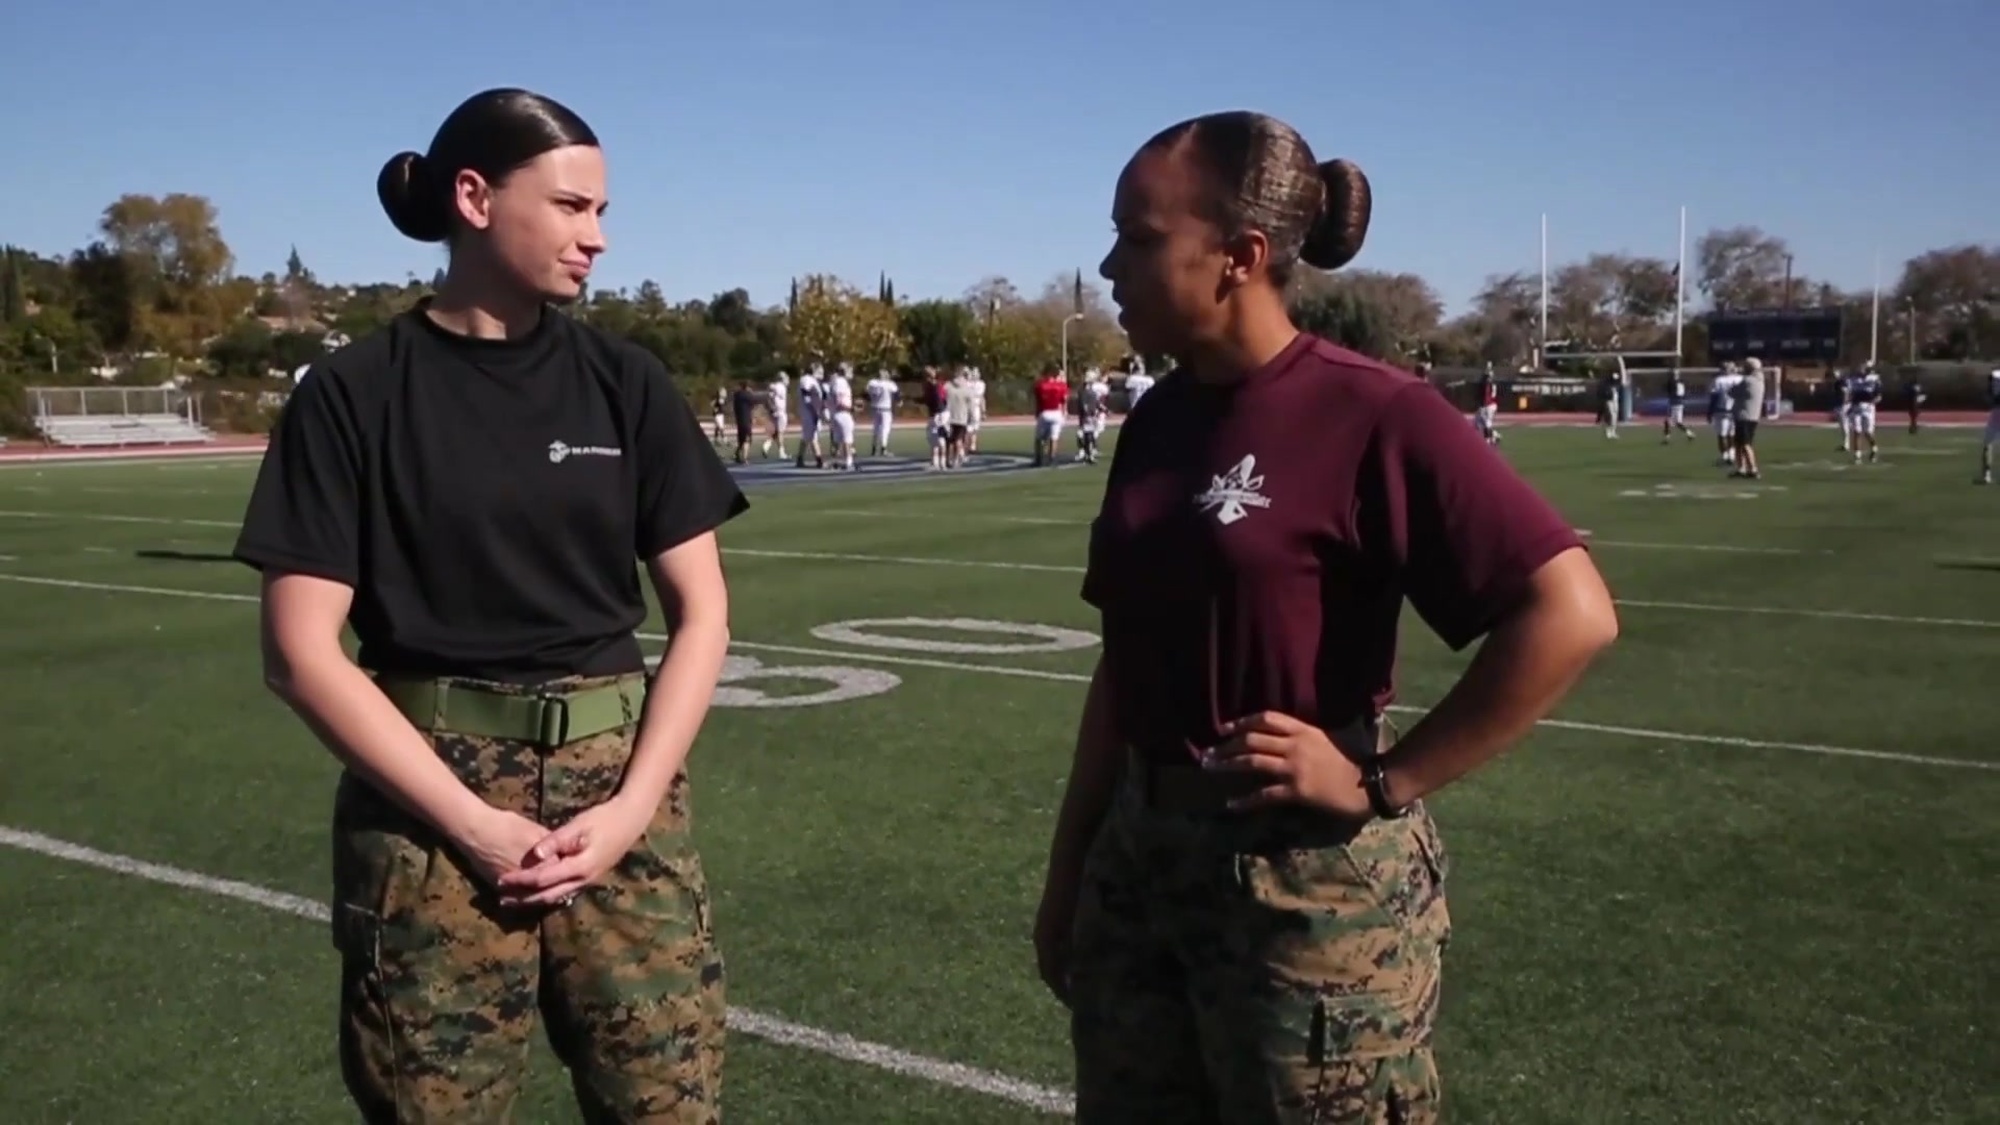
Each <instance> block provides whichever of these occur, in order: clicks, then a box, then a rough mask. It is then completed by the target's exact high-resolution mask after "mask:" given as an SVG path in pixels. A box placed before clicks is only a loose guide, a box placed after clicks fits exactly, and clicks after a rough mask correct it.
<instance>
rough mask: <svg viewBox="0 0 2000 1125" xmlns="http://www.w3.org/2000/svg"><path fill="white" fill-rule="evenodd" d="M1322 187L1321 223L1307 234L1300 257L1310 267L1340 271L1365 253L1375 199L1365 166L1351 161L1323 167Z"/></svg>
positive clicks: (1320, 177) (1328, 162) (1321, 166)
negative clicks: (1323, 199)
mask: <svg viewBox="0 0 2000 1125" xmlns="http://www.w3.org/2000/svg"><path fill="white" fill-rule="evenodd" d="M1319 179H1320V183H1321V184H1323V185H1324V186H1325V188H1326V192H1325V196H1324V198H1325V203H1324V204H1323V205H1322V207H1321V208H1320V213H1319V219H1318V220H1317V221H1315V222H1314V223H1313V225H1312V230H1310V231H1308V232H1306V243H1305V246H1304V247H1302V248H1301V249H1300V251H1299V257H1300V258H1301V259H1302V260H1304V262H1305V263H1306V264H1307V265H1309V266H1317V267H1319V268H1320V269H1323V270H1337V269H1339V268H1340V267H1342V266H1344V265H1346V264H1347V263H1349V262H1351V261H1353V260H1354V256H1355V255H1356V254H1359V253H1361V243H1362V242H1363V241H1364V240H1365V239H1366V238H1367V237H1368V220H1369V217H1370V216H1371V215H1372V213H1373V211H1374V196H1373V195H1372V193H1371V192H1370V191H1369V188H1368V177H1367V176H1366V175H1363V174H1362V171H1361V166H1360V165H1358V164H1355V163H1353V162H1352V161H1348V160H1329V161H1327V162H1325V163H1324V164H1321V165H1320V166H1319Z"/></svg>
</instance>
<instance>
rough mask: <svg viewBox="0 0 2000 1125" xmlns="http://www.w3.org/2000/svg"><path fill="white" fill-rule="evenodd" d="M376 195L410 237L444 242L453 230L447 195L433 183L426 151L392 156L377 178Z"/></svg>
mask: <svg viewBox="0 0 2000 1125" xmlns="http://www.w3.org/2000/svg"><path fill="white" fill-rule="evenodd" d="M375 195H376V196H377V198H379V199H381V201H382V210H384V211H386V212H388V214H389V221H390V222H392V223H394V224H395V225H396V229H397V230H399V231H401V232H402V233H403V234H404V235H405V236H406V237H408V238H413V239H416V240H417V241H418V242H443V241H444V240H445V236H446V235H448V234H450V233H451V221H450V214H449V213H448V211H447V210H446V208H445V199H444V194H443V192H442V191H441V190H440V188H439V185H437V184H434V183H432V182H431V176H430V167H429V164H428V162H427V161H425V160H424V157H423V154H422V153H416V152H399V153H397V154H396V155H394V156H392V157H390V158H389V162H388V163H387V164H384V165H382V172H381V174H380V175H378V176H376V177H375Z"/></svg>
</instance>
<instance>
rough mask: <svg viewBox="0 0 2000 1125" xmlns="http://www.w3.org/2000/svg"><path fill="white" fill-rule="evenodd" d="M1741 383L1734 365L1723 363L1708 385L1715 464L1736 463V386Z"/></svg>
mask: <svg viewBox="0 0 2000 1125" xmlns="http://www.w3.org/2000/svg"><path fill="white" fill-rule="evenodd" d="M1742 381H1743V376H1741V375H1739V374H1737V372H1736V365H1735V364H1733V363H1725V364H1723V365H1722V370H1721V371H1719V372H1717V373H1716V376H1715V381H1714V382H1712V383H1710V384H1709V385H1708V425H1709V428H1710V429H1712V430H1714V431H1715V463H1716V464H1718V465H1734V464H1735V463H1736V413H1735V406H1734V404H1735V402H1736V385H1737V384H1738V383H1741V382H1742Z"/></svg>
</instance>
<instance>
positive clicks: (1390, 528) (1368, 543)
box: [1083, 333, 1582, 761]
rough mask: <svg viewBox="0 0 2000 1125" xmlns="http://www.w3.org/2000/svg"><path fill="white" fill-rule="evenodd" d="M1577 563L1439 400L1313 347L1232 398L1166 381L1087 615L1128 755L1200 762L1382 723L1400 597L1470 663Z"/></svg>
mask: <svg viewBox="0 0 2000 1125" xmlns="http://www.w3.org/2000/svg"><path fill="white" fill-rule="evenodd" d="M1581 543H1582V539H1581V538H1580V537H1579V536H1578V535H1577V533H1576V532H1575V531H1574V530H1573V529H1572V528H1571V527H1570V526H1569V525H1568V523H1567V522H1565V521H1564V520H1563V518H1562V517H1561V516H1560V515H1558V514H1557V513H1556V511H1555V509H1554V508H1553V507H1552V506H1550V504H1549V503H1548V502H1547V501H1545V500H1543V499H1542V497H1541V496H1540V495H1538V494H1537V493H1536V492H1535V491H1534V490H1533V489H1532V488H1530V487H1529V485H1528V484H1527V482H1526V481H1524V480H1523V479H1522V478H1521V477H1520V475H1519V474H1517V473H1516V472H1515V471H1514V470H1513V468H1512V467H1511V466H1510V465H1508V464H1507V462H1506V461H1504V460H1502V459H1501V457H1500V455H1499V454H1498V453H1496V452H1495V451H1494V450H1493V448H1492V447H1491V446H1489V445H1487V444H1486V442H1485V441H1484V440H1483V439H1482V438H1480V437H1479V435H1478V433H1477V431H1475V430H1474V428H1473V426H1472V425H1471V423H1470V422H1468V421H1467V420H1466V418H1465V417H1464V416H1463V415H1461V414H1460V413H1459V412H1458V411H1457V410H1456V409H1455V408H1454V407H1453V406H1452V405H1451V404H1450V403H1449V402H1447V401H1446V400H1445V399H1444V397H1443V396H1442V395H1441V394H1439V393H1438V391H1437V390H1436V389H1435V388H1433V387H1431V386H1430V385H1428V384H1427V383H1425V382H1424V381H1423V380H1421V379H1418V378H1417V377H1416V376H1414V375H1409V374H1406V373H1404V372H1401V371H1398V370H1395V369H1394V368H1391V367H1388V366H1386V365H1384V364H1381V363H1377V362H1375V361H1374V360H1371V359H1368V358H1367V357H1365V356H1362V355H1359V354H1357V353H1355V352H1350V351H1347V350H1346V349H1344V348H1339V347H1336V346H1334V345H1332V344H1330V343H1327V342H1326V341H1324V340H1321V339H1319V338H1317V337H1314V336H1310V335H1308V334H1305V333H1301V334H1300V335H1299V337H1298V339H1296V340H1295V341H1293V342H1292V343H1291V344H1290V345H1289V346H1287V347H1286V348H1285V350H1284V351H1283V352H1281V353H1279V355H1278V356H1277V357H1276V358H1274V359H1273V360H1272V361H1271V362H1270V363H1269V364H1267V365H1265V366H1264V367H1263V368H1261V369H1260V370H1258V371H1256V372H1254V373H1252V374H1251V375H1250V376H1249V377H1247V378H1245V379H1243V380H1242V381H1240V382H1238V383H1236V384H1233V385H1231V386H1227V387H1216V386H1207V385H1203V384H1201V383H1199V382H1196V381H1195V380H1194V379H1192V378H1190V377H1188V376H1186V375H1185V374H1182V375H1178V376H1175V377H1170V378H1167V379H1163V380H1161V382H1160V383H1159V385H1158V386H1156V387H1154V388H1153V390H1152V391H1151V392H1150V393H1148V394H1147V395H1146V398H1145V401H1144V403H1143V404H1142V405H1141V406H1140V408H1139V409H1137V410H1135V411H1133V412H1132V413H1131V415H1129V416H1128V417H1127V418H1126V420H1125V425H1124V427H1123V428H1122V429H1121V430H1120V431H1119V436H1118V446H1117V452H1116V454H1115V456H1114V457H1113V459H1112V464H1111V474H1110V480H1109V483H1108V484H1107V486H1106V488H1105V495H1104V505H1103V508H1102V510H1101V511H1100V512H1099V514H1098V517H1097V520H1096V522H1095V523H1094V524H1093V525H1092V527H1091V536H1090V565H1089V568H1088V571H1087V573H1086V574H1085V576H1084V581H1083V597H1084V600H1085V601H1087V602H1089V603H1090V604H1091V605H1093V606H1096V607H1097V608H1098V610H1099V611H1100V613H1101V614H1102V619H1103V625H1102V628H1103V632H1104V655H1105V660H1106V667H1107V669H1108V671H1109V674H1110V677H1111V683H1112V687H1113V693H1114V698H1115V700H1116V708H1115V709H1116V712H1117V717H1118V725H1119V731H1120V736H1121V737H1122V739H1123V740H1124V741H1125V742H1127V743H1128V744H1130V745H1131V746H1133V747H1135V748H1136V749H1138V750H1139V751H1140V752H1141V753H1142V754H1144V755H1146V756H1147V757H1149V758H1152V759H1154V760H1158V761H1176V760H1178V761H1186V760H1187V759H1188V757H1189V756H1190V755H1191V754H1192V753H1194V752H1195V751H1196V750H1198V749H1199V748H1201V747H1206V746H1210V745H1213V744H1214V743H1215V742H1217V741H1218V740H1219V737H1220V736H1219V735H1218V734H1217V730H1218V728H1219V727H1220V726H1221V724H1223V723H1226V722H1228V721H1230V720H1232V719H1236V718H1239V717H1242V716H1244V715H1248V714H1252V713H1254V712H1257V711H1261V710H1275V711H1282V712H1284V713H1286V714H1289V715H1293V716H1296V717H1298V718H1300V719H1303V720H1305V721H1307V722H1310V723H1313V724H1314V725H1316V726H1319V727H1322V728H1323V729H1328V730H1332V729H1335V728H1338V727H1341V726H1344V725H1346V724H1348V723H1351V722H1353V721H1355V720H1357V719H1365V718H1371V717H1373V716H1375V715H1378V714H1380V712H1381V710H1382V708H1384V707H1386V706H1388V704H1389V701H1390V700H1391V699H1392V698H1394V671H1395V663H1396V626H1397V620H1398V618H1399V617H1400V615H1401V611H1402V603H1403V600H1404V599H1405V598H1408V599H1409V602H1410V604H1411V605H1413V606H1415V607H1416V610H1417V612H1418V613H1419V614H1420V615H1422V617H1423V619H1424V621H1425V622H1426V623H1428V624H1429V625H1430V627H1431V628H1432V629H1434V630H1436V632H1437V634H1438V636H1439V637H1440V638H1442V639H1443V640H1444V642H1445V643H1446V644H1448V645H1450V646H1451V647H1452V648H1453V649H1454V650H1456V649H1462V648H1464V647H1465V646H1466V645H1468V644H1471V643H1472V642H1473V641H1474V640H1475V639H1477V638H1478V637H1480V636H1481V635H1483V634H1484V633H1485V632H1486V631H1487V630H1488V629H1490V628H1491V627H1492V626H1493V625H1494V623H1495V622H1496V621H1497V620H1498V619H1499V618H1500V617H1502V616H1503V615H1504V614H1505V613H1506V612H1507V611H1508V610H1509V609H1511V608H1512V607H1513V606H1514V605H1515V604H1516V603H1517V602H1518V601H1519V599H1520V598H1521V596H1522V595H1523V593H1524V592H1525V590H1526V587H1527V580H1528V578H1529V576H1530V575H1532V574H1533V573H1534V572H1535V571H1536V570H1537V569H1538V568H1539V567H1540V566H1541V565H1542V564H1543V563H1545V562H1547V561H1548V560H1549V559H1551V558H1553V557H1554V556H1555V555H1557V554H1559V553H1561V552H1562V551H1564V550H1567V549H1568V548H1570V547H1574V546H1578V545H1580V544H1581Z"/></svg>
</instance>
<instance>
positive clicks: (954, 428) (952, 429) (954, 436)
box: [945, 422, 968, 441]
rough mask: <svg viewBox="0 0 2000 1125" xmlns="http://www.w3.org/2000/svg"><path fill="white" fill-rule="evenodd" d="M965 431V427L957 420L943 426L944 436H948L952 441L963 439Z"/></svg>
mask: <svg viewBox="0 0 2000 1125" xmlns="http://www.w3.org/2000/svg"><path fill="white" fill-rule="evenodd" d="M967 432H968V431H967V428H966V427H965V426H963V425H960V424H959V423H957V422H953V423H951V424H950V425H949V426H947V427H945V434H946V436H948V437H950V438H951V440H953V441H964V440H965V435H966V433H967Z"/></svg>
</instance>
